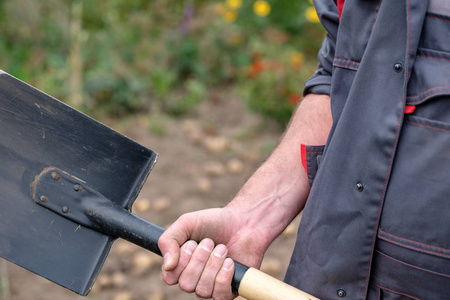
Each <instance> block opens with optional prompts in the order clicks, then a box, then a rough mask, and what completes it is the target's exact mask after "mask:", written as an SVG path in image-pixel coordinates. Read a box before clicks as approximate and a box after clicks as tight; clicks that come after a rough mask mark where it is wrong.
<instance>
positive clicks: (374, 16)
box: [371, 0, 381, 31]
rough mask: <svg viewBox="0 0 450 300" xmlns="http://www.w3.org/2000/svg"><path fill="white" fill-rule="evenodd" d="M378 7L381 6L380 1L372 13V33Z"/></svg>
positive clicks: (379, 0)
mask: <svg viewBox="0 0 450 300" xmlns="http://www.w3.org/2000/svg"><path fill="white" fill-rule="evenodd" d="M380 5H381V0H378V3H377V6H376V7H375V11H374V13H373V18H372V29H371V31H373V26H374V25H375V20H376V16H377V14H378V11H379V10H380Z"/></svg>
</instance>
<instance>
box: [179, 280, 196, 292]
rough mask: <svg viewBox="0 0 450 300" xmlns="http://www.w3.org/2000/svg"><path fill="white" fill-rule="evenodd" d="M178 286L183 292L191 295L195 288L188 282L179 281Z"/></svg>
mask: <svg viewBox="0 0 450 300" xmlns="http://www.w3.org/2000/svg"><path fill="white" fill-rule="evenodd" d="M178 285H179V287H180V288H181V289H182V290H183V291H185V292H187V293H193V292H194V291H195V286H193V285H192V284H191V283H190V282H187V281H180V282H179V283H178Z"/></svg>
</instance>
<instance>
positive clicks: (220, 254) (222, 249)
mask: <svg viewBox="0 0 450 300" xmlns="http://www.w3.org/2000/svg"><path fill="white" fill-rule="evenodd" d="M226 252H227V247H226V246H225V245H222V244H220V245H218V246H217V247H216V249H214V256H216V257H223V256H224V255H225V253H226Z"/></svg>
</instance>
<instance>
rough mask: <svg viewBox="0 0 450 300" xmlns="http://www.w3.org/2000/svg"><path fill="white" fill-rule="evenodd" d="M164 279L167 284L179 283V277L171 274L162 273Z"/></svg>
mask: <svg viewBox="0 0 450 300" xmlns="http://www.w3.org/2000/svg"><path fill="white" fill-rule="evenodd" d="M162 279H163V281H164V282H165V283H166V284H167V285H175V284H177V283H178V278H175V277H173V276H170V275H169V274H164V273H163V274H162Z"/></svg>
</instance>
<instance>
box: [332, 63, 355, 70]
mask: <svg viewBox="0 0 450 300" xmlns="http://www.w3.org/2000/svg"><path fill="white" fill-rule="evenodd" d="M333 65H335V66H338V67H342V68H349V69H352V70H355V71H358V68H355V67H351V66H347V65H340V64H337V63H333Z"/></svg>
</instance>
